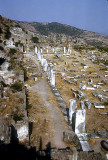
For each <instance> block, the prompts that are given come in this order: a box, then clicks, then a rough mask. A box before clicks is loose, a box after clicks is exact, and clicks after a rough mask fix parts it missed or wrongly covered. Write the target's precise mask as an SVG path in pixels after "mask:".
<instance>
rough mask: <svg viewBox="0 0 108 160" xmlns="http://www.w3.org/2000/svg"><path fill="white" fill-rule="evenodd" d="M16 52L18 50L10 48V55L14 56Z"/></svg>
mask: <svg viewBox="0 0 108 160" xmlns="http://www.w3.org/2000/svg"><path fill="white" fill-rule="evenodd" d="M16 52H17V50H16V49H13V48H10V51H9V53H10V54H14V53H16Z"/></svg>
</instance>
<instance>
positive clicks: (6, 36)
mask: <svg viewBox="0 0 108 160" xmlns="http://www.w3.org/2000/svg"><path fill="white" fill-rule="evenodd" d="M10 37H11V32H10V30H9V28H6V33H5V38H6V39H9V38H10Z"/></svg>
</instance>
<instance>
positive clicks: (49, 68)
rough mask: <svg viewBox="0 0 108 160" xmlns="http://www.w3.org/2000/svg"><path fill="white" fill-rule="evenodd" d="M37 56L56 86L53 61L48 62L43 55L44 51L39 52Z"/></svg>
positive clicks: (51, 82) (51, 81) (52, 84)
mask: <svg viewBox="0 0 108 160" xmlns="http://www.w3.org/2000/svg"><path fill="white" fill-rule="evenodd" d="M37 57H38V59H39V61H40V63H41V66H42V68H43V70H44V72H46V73H47V78H48V80H49V82H50V84H51V86H54V87H55V72H54V71H53V65H52V63H49V64H48V63H47V60H46V59H45V58H44V57H43V55H42V53H40V52H38V53H37Z"/></svg>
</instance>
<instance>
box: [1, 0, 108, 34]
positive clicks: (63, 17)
mask: <svg viewBox="0 0 108 160" xmlns="http://www.w3.org/2000/svg"><path fill="white" fill-rule="evenodd" d="M0 14H1V15H2V16H4V17H7V18H10V19H13V20H21V21H36V22H60V23H63V24H68V25H71V26H75V27H77V28H81V29H85V30H90V31H94V32H98V33H103V34H107V35H108V0H0Z"/></svg>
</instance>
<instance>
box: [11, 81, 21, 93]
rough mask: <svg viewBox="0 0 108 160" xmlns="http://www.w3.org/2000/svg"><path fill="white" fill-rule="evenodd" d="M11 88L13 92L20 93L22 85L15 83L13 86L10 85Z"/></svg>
mask: <svg viewBox="0 0 108 160" xmlns="http://www.w3.org/2000/svg"><path fill="white" fill-rule="evenodd" d="M11 88H12V89H13V90H14V91H18V92H19V91H22V83H21V82H19V81H17V82H15V83H14V84H12V85H11Z"/></svg>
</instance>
